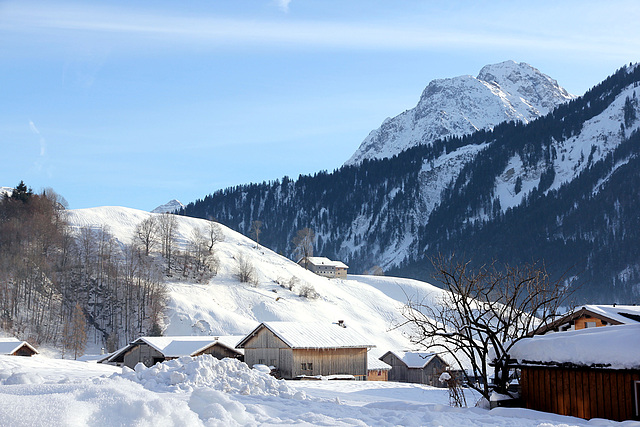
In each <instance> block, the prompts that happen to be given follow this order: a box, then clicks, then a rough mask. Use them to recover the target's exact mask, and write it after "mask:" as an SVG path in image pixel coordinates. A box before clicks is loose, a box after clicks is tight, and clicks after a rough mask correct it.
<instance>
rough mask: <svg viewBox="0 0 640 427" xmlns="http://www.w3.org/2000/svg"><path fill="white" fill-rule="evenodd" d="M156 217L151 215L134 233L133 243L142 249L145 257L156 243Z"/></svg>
mask: <svg viewBox="0 0 640 427" xmlns="http://www.w3.org/2000/svg"><path fill="white" fill-rule="evenodd" d="M158 232H159V227H158V217H156V216H154V215H152V216H150V217H149V218H147V219H145V220H144V221H142V222H141V223H139V224H138V225H136V229H135V231H134V242H135V243H136V244H137V245H138V246H140V247H141V248H142V251H143V252H144V254H145V255H146V256H149V253H150V252H151V250H152V249H153V248H154V247H155V245H156V244H157V242H158Z"/></svg>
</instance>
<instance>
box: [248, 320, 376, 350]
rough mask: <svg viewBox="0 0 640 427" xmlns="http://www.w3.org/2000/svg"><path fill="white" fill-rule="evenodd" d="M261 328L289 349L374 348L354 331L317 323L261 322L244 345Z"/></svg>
mask: <svg viewBox="0 0 640 427" xmlns="http://www.w3.org/2000/svg"><path fill="white" fill-rule="evenodd" d="M262 326H264V327H266V328H267V329H269V330H270V331H271V332H273V333H274V334H275V335H276V336H277V337H278V338H280V339H281V340H282V341H283V342H284V343H285V344H287V345H288V346H289V347H291V348H364V347H366V348H371V347H375V345H374V344H371V343H370V342H369V341H368V340H367V339H366V338H364V337H363V336H362V335H360V334H359V333H357V332H356V331H355V330H354V329H351V328H348V327H341V326H338V325H334V324H328V323H319V322H307V323H305V322H263V323H261V324H260V325H258V327H257V328H256V329H254V330H253V332H251V333H250V334H249V335H247V337H245V339H243V340H242V341H240V342H239V343H238V347H239V348H242V347H243V346H244V344H245V343H246V342H247V341H248V340H249V338H250V337H251V336H253V335H254V334H255V333H256V332H257V331H258V330H259V329H260V328H261V327H262Z"/></svg>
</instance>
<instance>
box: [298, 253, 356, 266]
mask: <svg viewBox="0 0 640 427" xmlns="http://www.w3.org/2000/svg"><path fill="white" fill-rule="evenodd" d="M307 260H308V261H309V263H311V264H313V265H317V266H319V265H326V266H330V267H336V268H349V267H348V266H347V264H345V263H343V262H341V261H332V260H330V259H329V258H327V257H323V256H310V257H307Z"/></svg>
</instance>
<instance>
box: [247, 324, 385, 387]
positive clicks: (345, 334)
mask: <svg viewBox="0 0 640 427" xmlns="http://www.w3.org/2000/svg"><path fill="white" fill-rule="evenodd" d="M372 347H375V346H374V345H373V344H370V343H368V342H367V340H366V339H364V338H363V337H362V336H361V335H360V334H358V333H357V332H356V331H354V330H353V329H352V328H349V327H344V326H339V325H337V324H330V323H327V324H325V323H299V322H265V323H261V324H260V325H258V326H257V327H256V328H255V329H254V330H253V331H251V333H249V334H248V335H247V336H246V337H245V338H244V339H243V340H242V341H240V342H239V343H238V348H242V349H244V355H245V362H246V363H247V364H248V365H249V366H253V365H256V364H263V365H268V366H272V367H273V368H275V372H276V374H277V375H278V376H280V377H282V378H285V379H295V378H303V377H316V376H329V375H347V376H349V375H351V376H353V377H355V378H356V379H365V378H366V376H367V351H368V350H369V348H372Z"/></svg>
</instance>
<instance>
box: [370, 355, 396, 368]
mask: <svg viewBox="0 0 640 427" xmlns="http://www.w3.org/2000/svg"><path fill="white" fill-rule="evenodd" d="M367 369H368V370H370V371H389V370H391V365H389V364H388V363H385V362H383V361H382V360H380V359H378V358H377V357H371V356H369V357H367Z"/></svg>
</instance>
